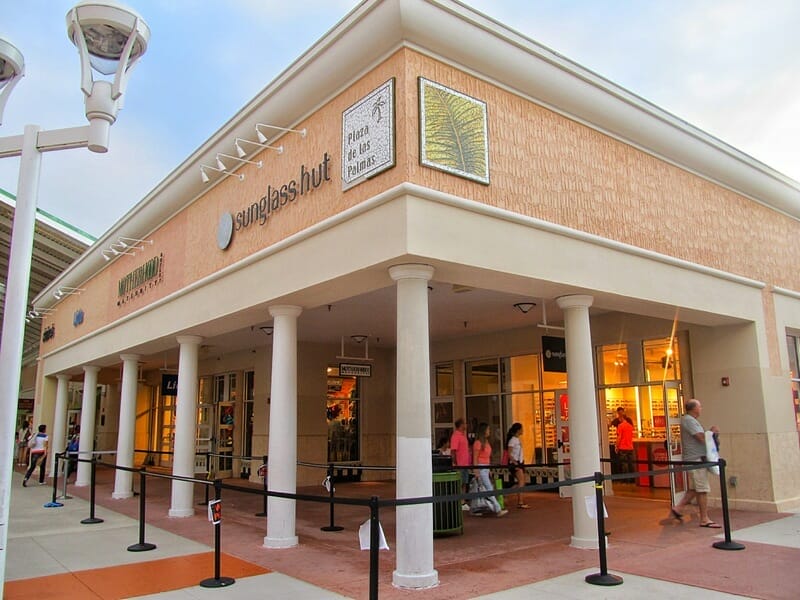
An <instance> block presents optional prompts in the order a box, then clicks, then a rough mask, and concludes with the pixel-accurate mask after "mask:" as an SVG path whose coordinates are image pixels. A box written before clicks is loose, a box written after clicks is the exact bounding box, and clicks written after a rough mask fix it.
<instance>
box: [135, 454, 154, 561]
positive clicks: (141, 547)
mask: <svg viewBox="0 0 800 600" xmlns="http://www.w3.org/2000/svg"><path fill="white" fill-rule="evenodd" d="M146 496H147V475H146V471H145V468H144V467H142V468H141V469H139V542H138V543H136V544H131V545H130V546H128V552H147V551H148V550H155V549H156V545H155V544H151V543H149V542H145V541H144V524H145V497H146Z"/></svg>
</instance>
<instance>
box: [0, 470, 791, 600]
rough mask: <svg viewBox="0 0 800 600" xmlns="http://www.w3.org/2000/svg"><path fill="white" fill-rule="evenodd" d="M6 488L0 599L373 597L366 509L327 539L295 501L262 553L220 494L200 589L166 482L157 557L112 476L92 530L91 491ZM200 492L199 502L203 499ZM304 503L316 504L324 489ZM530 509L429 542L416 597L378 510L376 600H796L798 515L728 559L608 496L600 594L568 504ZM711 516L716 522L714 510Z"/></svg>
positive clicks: (159, 497)
mask: <svg viewBox="0 0 800 600" xmlns="http://www.w3.org/2000/svg"><path fill="white" fill-rule="evenodd" d="M231 483H242V482H241V481H240V480H236V481H233V480H232V481H231ZM13 485H14V487H13V489H12V500H11V520H10V529H9V548H8V556H7V566H6V579H7V582H6V586H5V596H4V597H5V598H6V599H8V600H17V599H27V598H30V599H34V598H35V599H36V600H46V599H49V598H53V599H55V598H58V599H59V600H69V599H70V598H81V599H85V598H104V599H112V598H129V597H144V598H159V599H167V600H187V599H190V598H220V599H226V600H227V599H231V600H239V599H241V600H244V599H250V598H255V597H270V598H298V599H319V600H325V599H329V598H354V599H359V600H360V599H366V598H368V596H369V594H368V589H369V588H368V582H369V564H368V563H369V557H368V552H364V551H361V550H359V549H358V541H357V530H358V525H359V524H360V523H362V522H363V521H364V520H366V518H367V514H366V512H365V510H364V509H362V508H361V507H351V506H337V507H336V524H337V525H341V526H343V527H344V528H345V529H344V530H343V531H340V532H323V531H320V527H321V526H323V525H327V524H328V521H329V509H328V506H327V505H325V504H310V503H298V506H297V533H298V536H299V538H300V545H299V546H298V547H296V548H292V549H287V550H271V549H266V548H264V547H263V546H262V544H263V537H264V535H265V532H266V529H265V520H264V519H263V518H258V517H255V516H254V514H255V513H256V512H259V511H260V510H261V507H262V500H261V498H260V497H258V496H255V495H252V494H242V493H234V492H229V491H225V492H224V496H223V506H224V508H223V527H222V531H223V534H222V551H223V556H222V567H221V570H220V574H221V576H222V577H233V578H235V580H236V581H235V583H234V584H233V585H231V586H229V587H225V588H218V589H208V588H202V587H199V586H198V584H199V582H200V581H201V580H203V579H207V578H213V576H214V566H213V551H212V549H213V527H212V526H211V525H210V524H209V523H208V521H207V519H206V514H205V507H204V506H201V505H198V507H197V514H196V515H195V516H194V517H191V518H186V519H170V518H168V517H167V516H166V513H167V509H168V504H169V484H168V482H167V481H165V480H148V486H147V494H148V496H147V520H146V522H147V525H146V535H145V539H146V541H147V542H150V543H154V544H156V546H157V548H156V549H155V550H153V551H150V552H128V551H127V547H128V546H129V545H131V544H134V543H136V542H137V541H138V540H139V528H138V520H137V515H138V499H134V498H132V499H129V500H111V498H110V495H111V490H112V488H113V472H112V471H110V470H106V469H99V470H98V486H97V494H96V495H97V499H98V506H97V508H96V516H97V517H100V518H102V519H104V522H103V523H99V524H92V525H83V524H81V523H80V521H81V520H82V519H84V518H86V517H88V515H89V506H88V503H87V502H86V500H85V498H88V494H89V490H88V488H78V489H75V488H72V487H70V489H69V493H70V494H72V495H74V496H76V497H75V498H73V499H70V500H63V501H62V502H63V503H64V505H65V506H64V507H61V508H43V505H44V504H45V503H47V502H48V501H49V500H50V498H51V494H52V487H47V486H44V487H40V486H37V485H34V486H29V487H28V488H22V486H21V476H20V475H19V474H15V475H14V481H13ZM245 485H248V484H245ZM196 487H197V488H198V489H196V490H195V496H196V500H197V501H198V502H200V501H202V500H203V495H204V491H203V489H202V488H200V486H196ZM336 487H337V490H336V492H337V496H341V497H369V496H372V495H379V496H380V497H387V498H388V497H392V496H393V494H394V486H393V484H391V483H374V482H373V483H360V484H337V486H336ZM303 492H305V493H312V494H319V493H321V488H320V489H306V490H303ZM78 496H81V497H78ZM526 501H527V503H528V504H530V505H531V507H532V508H531V509H530V510H514V509H512V510H511V512H510V513H509V514H508V515H507V516H506V517H504V518H503V519H494V518H491V517H471V516H468V515H467V516H465V527H464V530H465V532H464V535H463V536H453V537H446V538H437V539H436V540H435V543H434V547H435V561H436V564H435V567H436V569H437V570H438V572H439V580H440V584H439V586H437V587H436V588H432V589H430V590H425V591H408V590H399V589H396V588H394V587H393V586H392V585H391V577H392V570H393V569H394V561H395V556H394V541H395V531H394V530H395V523H394V511H390V510H384V511H382V512H381V522H382V525H383V528H384V531H385V532H386V536H387V539H388V542H389V545H390V550H389V551H384V552H381V559H380V587H379V595H380V598H387V599H395V598H403V599H406V598H420V599H423V598H424V600H440V599H441V600H444V599H451V598H452V599H456V598H458V599H463V598H483V599H493V600H512V599H517V598H531V597H551V598H573V599H576V600H578V599H580V600H591V599H594V598H612V599H613V598H638V597H645V595H646V596H647V597H652V596H654V595H655V597H669V598H690V597H691V598H698V597H700V598H732V597H743V596H744V597H750V598H764V599H770V600H772V599H774V600H782V599H787V600H788V599H790V598H796V597H798V590H800V571H799V570H798V569H797V564H798V562H800V515H775V514H764V513H747V512H737V511H734V512H733V513H732V515H731V521H732V523H733V527H734V533H733V539H734V540H736V541H739V542H742V543H744V544H745V545H746V549H745V550H741V551H734V552H729V551H722V550H716V549H713V548H711V546H710V545H711V543H712V542H713V541H715V540H716V539H719V538H720V537H722V536H721V535H717V534H719V533H720V532H719V530H717V531H713V532H712V531H709V530H707V529H704V528H700V527H698V526H697V525H698V523H697V520H696V517H695V518H693V519H690V520H687V522H685V523H683V524H678V523H676V522H675V521H673V520H671V519H669V518H667V517H666V513H668V506H669V505H668V503H666V502H664V501H660V500H646V499H644V500H643V499H638V498H624V497H618V496H617V497H608V498H606V505H607V507H608V511H609V515H610V518H609V520H608V529H609V530H610V531H611V535H610V537H609V540H610V545H609V548H608V571H609V572H610V573H612V574H615V575H620V576H621V577H622V578H623V580H624V582H623V584H622V585H619V586H614V587H602V586H594V585H590V584H587V583H586V582H585V581H584V576H585V575H586V574H588V573H596V572H598V571H599V562H598V552H597V551H596V550H595V551H590V550H577V549H574V548H570V547H569V534H570V532H571V527H572V523H571V516H570V514H571V502H570V501H569V500H563V499H560V498H558V497H557V495H555V494H547V493H531V494H528V495H526ZM711 512H712V515H714V517H715V518H716V519H717V520H721V515H720V514H719V511H718V510H717V509H712V511H711Z"/></svg>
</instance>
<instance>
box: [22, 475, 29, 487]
mask: <svg viewBox="0 0 800 600" xmlns="http://www.w3.org/2000/svg"><path fill="white" fill-rule="evenodd" d="M22 487H28V478H27V477H26V478H25V479H23V480H22Z"/></svg>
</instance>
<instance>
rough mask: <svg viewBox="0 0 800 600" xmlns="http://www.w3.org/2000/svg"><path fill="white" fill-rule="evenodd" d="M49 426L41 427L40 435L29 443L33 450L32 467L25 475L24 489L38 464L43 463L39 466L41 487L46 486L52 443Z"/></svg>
mask: <svg viewBox="0 0 800 600" xmlns="http://www.w3.org/2000/svg"><path fill="white" fill-rule="evenodd" d="M46 432H47V425H39V433H37V434H36V435H35V436H34V437H33V438H31V441H30V443H29V446H30V449H31V465H30V466H29V467H28V472H27V473H25V479H23V480H22V487H28V479H30V477H31V473H33V472H34V470H35V469H36V463H37V462H39V461H41V463H40V465H39V485H44V469H45V466H46V462H47V461H46V460H45V458H46V457H47V447H48V446H49V443H50V438H49V437H47V433H46Z"/></svg>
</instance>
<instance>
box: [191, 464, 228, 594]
mask: <svg viewBox="0 0 800 600" xmlns="http://www.w3.org/2000/svg"><path fill="white" fill-rule="evenodd" d="M214 499H215V500H216V501H218V502H219V501H220V500H222V480H221V479H215V480H214ZM221 538H222V519H220V520H219V521H218V522H217V523H215V524H214V577H213V578H211V579H203V581H201V582H200V587H204V588H220V587H227V586H229V585H233V584H234V583H236V580H235V579H234V578H233V577H221V576H220V554H221V548H222V541H221Z"/></svg>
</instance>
